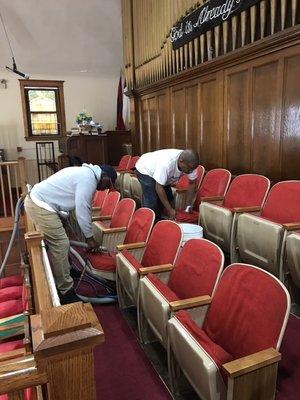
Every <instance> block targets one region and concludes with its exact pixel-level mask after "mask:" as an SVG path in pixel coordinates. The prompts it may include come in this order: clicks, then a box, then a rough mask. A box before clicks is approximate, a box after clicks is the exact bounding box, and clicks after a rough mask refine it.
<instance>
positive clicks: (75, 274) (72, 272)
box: [70, 267, 82, 279]
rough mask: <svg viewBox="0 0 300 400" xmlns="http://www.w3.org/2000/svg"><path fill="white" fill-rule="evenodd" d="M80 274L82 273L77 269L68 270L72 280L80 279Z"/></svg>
mask: <svg viewBox="0 0 300 400" xmlns="http://www.w3.org/2000/svg"><path fill="white" fill-rule="evenodd" d="M81 274H82V271H79V270H78V269H76V268H74V267H72V268H71V269H70V276H71V277H72V278H73V279H79V278H80V277H81Z"/></svg>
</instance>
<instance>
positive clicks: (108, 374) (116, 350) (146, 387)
mask: <svg viewBox="0 0 300 400" xmlns="http://www.w3.org/2000/svg"><path fill="white" fill-rule="evenodd" d="M94 310H95V312H96V314H97V316H98V317H99V320H100V321H101V324H102V327H103V329H104V333H105V343H104V344H103V345H101V346H98V347H97V348H96V350H95V380H96V389H97V399H99V400H100V399H105V400H129V399H130V400H170V399H171V398H172V397H171V396H170V395H169V393H168V392H167V389H166V388H165V386H164V384H163V382H162V381H161V380H160V378H159V376H158V374H157V373H156V371H155V370H154V368H153V367H152V365H151V364H150V362H149V360H148V358H147V357H146V355H145V353H144V351H143V350H142V348H141V347H140V346H139V344H138V342H137V339H136V337H135V336H134V334H133V332H132V331H131V329H130V328H129V326H128V325H127V323H126V321H125V320H124V317H123V316H122V314H121V312H120V310H119V308H118V307H117V306H116V305H98V306H94Z"/></svg>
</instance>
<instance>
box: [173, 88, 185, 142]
mask: <svg viewBox="0 0 300 400" xmlns="http://www.w3.org/2000/svg"><path fill="white" fill-rule="evenodd" d="M171 117H172V128H171V132H172V137H171V146H172V147H174V148H178V149H184V148H185V147H186V135H185V131H186V104H185V87H184V86H182V85H180V86H175V87H173V88H172V89H171Z"/></svg>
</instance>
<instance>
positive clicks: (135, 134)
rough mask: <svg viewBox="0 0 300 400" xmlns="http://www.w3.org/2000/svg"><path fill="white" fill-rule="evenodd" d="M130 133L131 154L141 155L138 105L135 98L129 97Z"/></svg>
mask: <svg viewBox="0 0 300 400" xmlns="http://www.w3.org/2000/svg"><path fill="white" fill-rule="evenodd" d="M129 106H130V132H131V143H132V154H133V155H138V154H141V139H142V135H141V123H140V119H139V115H140V113H139V110H138V108H139V103H138V100H137V99H136V98H135V97H132V96H131V97H130V103H129Z"/></svg>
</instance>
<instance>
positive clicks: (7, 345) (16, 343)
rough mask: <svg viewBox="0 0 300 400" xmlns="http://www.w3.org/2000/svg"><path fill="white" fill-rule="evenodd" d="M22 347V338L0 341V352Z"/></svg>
mask: <svg viewBox="0 0 300 400" xmlns="http://www.w3.org/2000/svg"><path fill="white" fill-rule="evenodd" d="M22 347H24V344H23V340H22V339H20V340H12V341H10V342H4V343H0V354H3V353H7V352H9V351H13V350H17V349H21V348H22Z"/></svg>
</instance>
